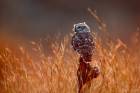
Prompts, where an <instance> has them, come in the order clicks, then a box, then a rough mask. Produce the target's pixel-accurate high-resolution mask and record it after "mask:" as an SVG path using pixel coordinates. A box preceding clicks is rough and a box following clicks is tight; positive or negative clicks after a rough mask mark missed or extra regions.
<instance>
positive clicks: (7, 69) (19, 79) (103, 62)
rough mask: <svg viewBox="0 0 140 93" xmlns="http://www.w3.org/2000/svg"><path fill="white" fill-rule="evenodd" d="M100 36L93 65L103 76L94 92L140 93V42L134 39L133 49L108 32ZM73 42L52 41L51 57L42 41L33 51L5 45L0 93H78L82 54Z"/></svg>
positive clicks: (1, 53) (0, 53) (34, 44)
mask: <svg viewBox="0 0 140 93" xmlns="http://www.w3.org/2000/svg"><path fill="white" fill-rule="evenodd" d="M138 34H139V33H138ZM96 35H97V34H96ZM96 37H97V38H96V53H95V55H94V56H93V62H92V64H93V65H98V66H99V67H100V70H101V74H100V76H99V77H98V78H97V79H94V80H93V81H92V86H91V89H90V93H140V63H139V61H140V58H139V57H140V48H139V47H140V42H139V40H140V39H139V38H137V36H134V39H133V40H134V41H135V42H134V43H133V46H131V47H127V45H126V44H124V43H123V42H122V41H121V40H120V39H116V40H111V39H110V37H109V36H108V35H105V32H103V35H98V36H96ZM104 37H105V38H104ZM69 41H70V37H69V36H66V37H65V38H64V40H62V41H61V43H58V42H57V41H54V42H53V43H51V42H50V41H49V40H48V42H47V44H48V46H49V48H48V49H50V50H51V49H52V50H51V53H50V54H45V53H44V48H43V46H42V44H41V43H39V42H30V48H27V46H26V45H23V44H20V43H19V44H14V47H11V46H2V43H1V44H0V93H77V90H78V89H77V77H76V72H77V68H78V55H77V54H76V53H75V52H74V51H73V49H72V48H70V43H69ZM27 45H28V44H27ZM48 46H46V47H48ZM85 93H87V92H86V91H85Z"/></svg>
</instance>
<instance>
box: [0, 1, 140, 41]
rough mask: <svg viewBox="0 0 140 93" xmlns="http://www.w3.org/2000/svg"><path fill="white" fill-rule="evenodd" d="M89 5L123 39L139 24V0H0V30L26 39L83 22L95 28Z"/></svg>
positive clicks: (57, 31)
mask: <svg viewBox="0 0 140 93" xmlns="http://www.w3.org/2000/svg"><path fill="white" fill-rule="evenodd" d="M88 7H90V8H91V9H96V10H97V14H98V15H99V16H100V17H102V18H103V20H104V21H105V23H106V24H107V26H108V29H109V31H110V32H111V33H113V34H114V35H116V36H119V37H120V38H122V39H124V40H125V39H126V40H127V38H129V37H130V35H131V34H132V33H133V32H134V31H136V29H137V28H138V27H139V26H140V1H139V0H0V28H1V30H0V32H1V33H6V34H7V33H8V34H11V35H15V36H20V37H24V38H26V39H34V38H40V37H42V36H44V35H49V34H50V35H53V34H56V33H62V35H65V34H68V33H69V32H71V31H72V30H71V29H72V27H73V24H74V23H77V22H82V21H86V22H87V24H89V25H90V26H91V28H93V29H94V31H98V30H96V28H97V25H96V21H95V20H94V19H93V18H92V16H91V15H90V13H89V12H88V11H87V8H88Z"/></svg>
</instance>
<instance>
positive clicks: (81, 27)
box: [73, 22, 90, 33]
mask: <svg viewBox="0 0 140 93" xmlns="http://www.w3.org/2000/svg"><path fill="white" fill-rule="evenodd" d="M73 31H74V32H76V33H83V32H90V28H89V26H88V25H87V24H86V23H85V22H83V23H78V24H74V28H73Z"/></svg>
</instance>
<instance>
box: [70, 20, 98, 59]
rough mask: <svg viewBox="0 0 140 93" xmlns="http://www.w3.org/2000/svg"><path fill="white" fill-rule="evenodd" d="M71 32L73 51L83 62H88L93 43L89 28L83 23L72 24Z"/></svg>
mask: <svg viewBox="0 0 140 93" xmlns="http://www.w3.org/2000/svg"><path fill="white" fill-rule="evenodd" d="M73 31H74V35H73V37H72V41H71V44H72V47H73V49H74V50H75V51H76V52H77V53H79V54H80V56H81V57H83V58H84V59H85V60H87V61H90V59H91V56H92V54H93V51H94V49H95V43H94V39H93V36H92V34H91V32H90V28H89V26H88V25H87V24H86V23H85V22H83V23H78V24H74V28H73Z"/></svg>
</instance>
